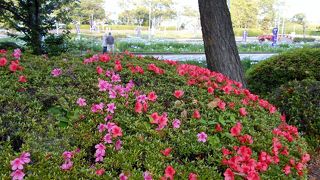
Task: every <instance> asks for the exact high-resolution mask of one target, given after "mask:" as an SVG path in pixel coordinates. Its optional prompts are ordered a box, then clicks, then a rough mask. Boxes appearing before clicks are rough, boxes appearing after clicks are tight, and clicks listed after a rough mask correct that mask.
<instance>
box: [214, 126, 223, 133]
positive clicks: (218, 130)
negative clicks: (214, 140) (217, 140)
mask: <svg viewBox="0 0 320 180" xmlns="http://www.w3.org/2000/svg"><path fill="white" fill-rule="evenodd" d="M215 129H216V132H221V131H222V127H221V125H220V124H216V127H215Z"/></svg>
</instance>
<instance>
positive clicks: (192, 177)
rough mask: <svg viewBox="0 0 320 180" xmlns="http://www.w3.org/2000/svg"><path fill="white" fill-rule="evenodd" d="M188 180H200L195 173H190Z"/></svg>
mask: <svg viewBox="0 0 320 180" xmlns="http://www.w3.org/2000/svg"><path fill="white" fill-rule="evenodd" d="M188 180H198V175H197V174H194V173H190V174H189V177H188Z"/></svg>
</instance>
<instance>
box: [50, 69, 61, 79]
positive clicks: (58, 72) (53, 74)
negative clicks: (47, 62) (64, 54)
mask: <svg viewBox="0 0 320 180" xmlns="http://www.w3.org/2000/svg"><path fill="white" fill-rule="evenodd" d="M51 74H52V76H53V77H57V76H60V75H61V74H62V70H61V69H59V68H56V69H53V70H52V71H51Z"/></svg>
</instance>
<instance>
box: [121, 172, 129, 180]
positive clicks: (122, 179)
mask: <svg viewBox="0 0 320 180" xmlns="http://www.w3.org/2000/svg"><path fill="white" fill-rule="evenodd" d="M119 178H120V180H128V177H127V176H126V175H125V174H124V173H121V174H120V175H119Z"/></svg>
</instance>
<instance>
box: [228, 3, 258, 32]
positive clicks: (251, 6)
mask: <svg viewBox="0 0 320 180" xmlns="http://www.w3.org/2000/svg"><path fill="white" fill-rule="evenodd" d="M230 6H231V9H230V13H231V19H232V25H233V26H234V27H236V28H252V27H256V26H257V22H258V20H257V15H258V11H259V9H258V1H254V0H238V1H231V5H230Z"/></svg>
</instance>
